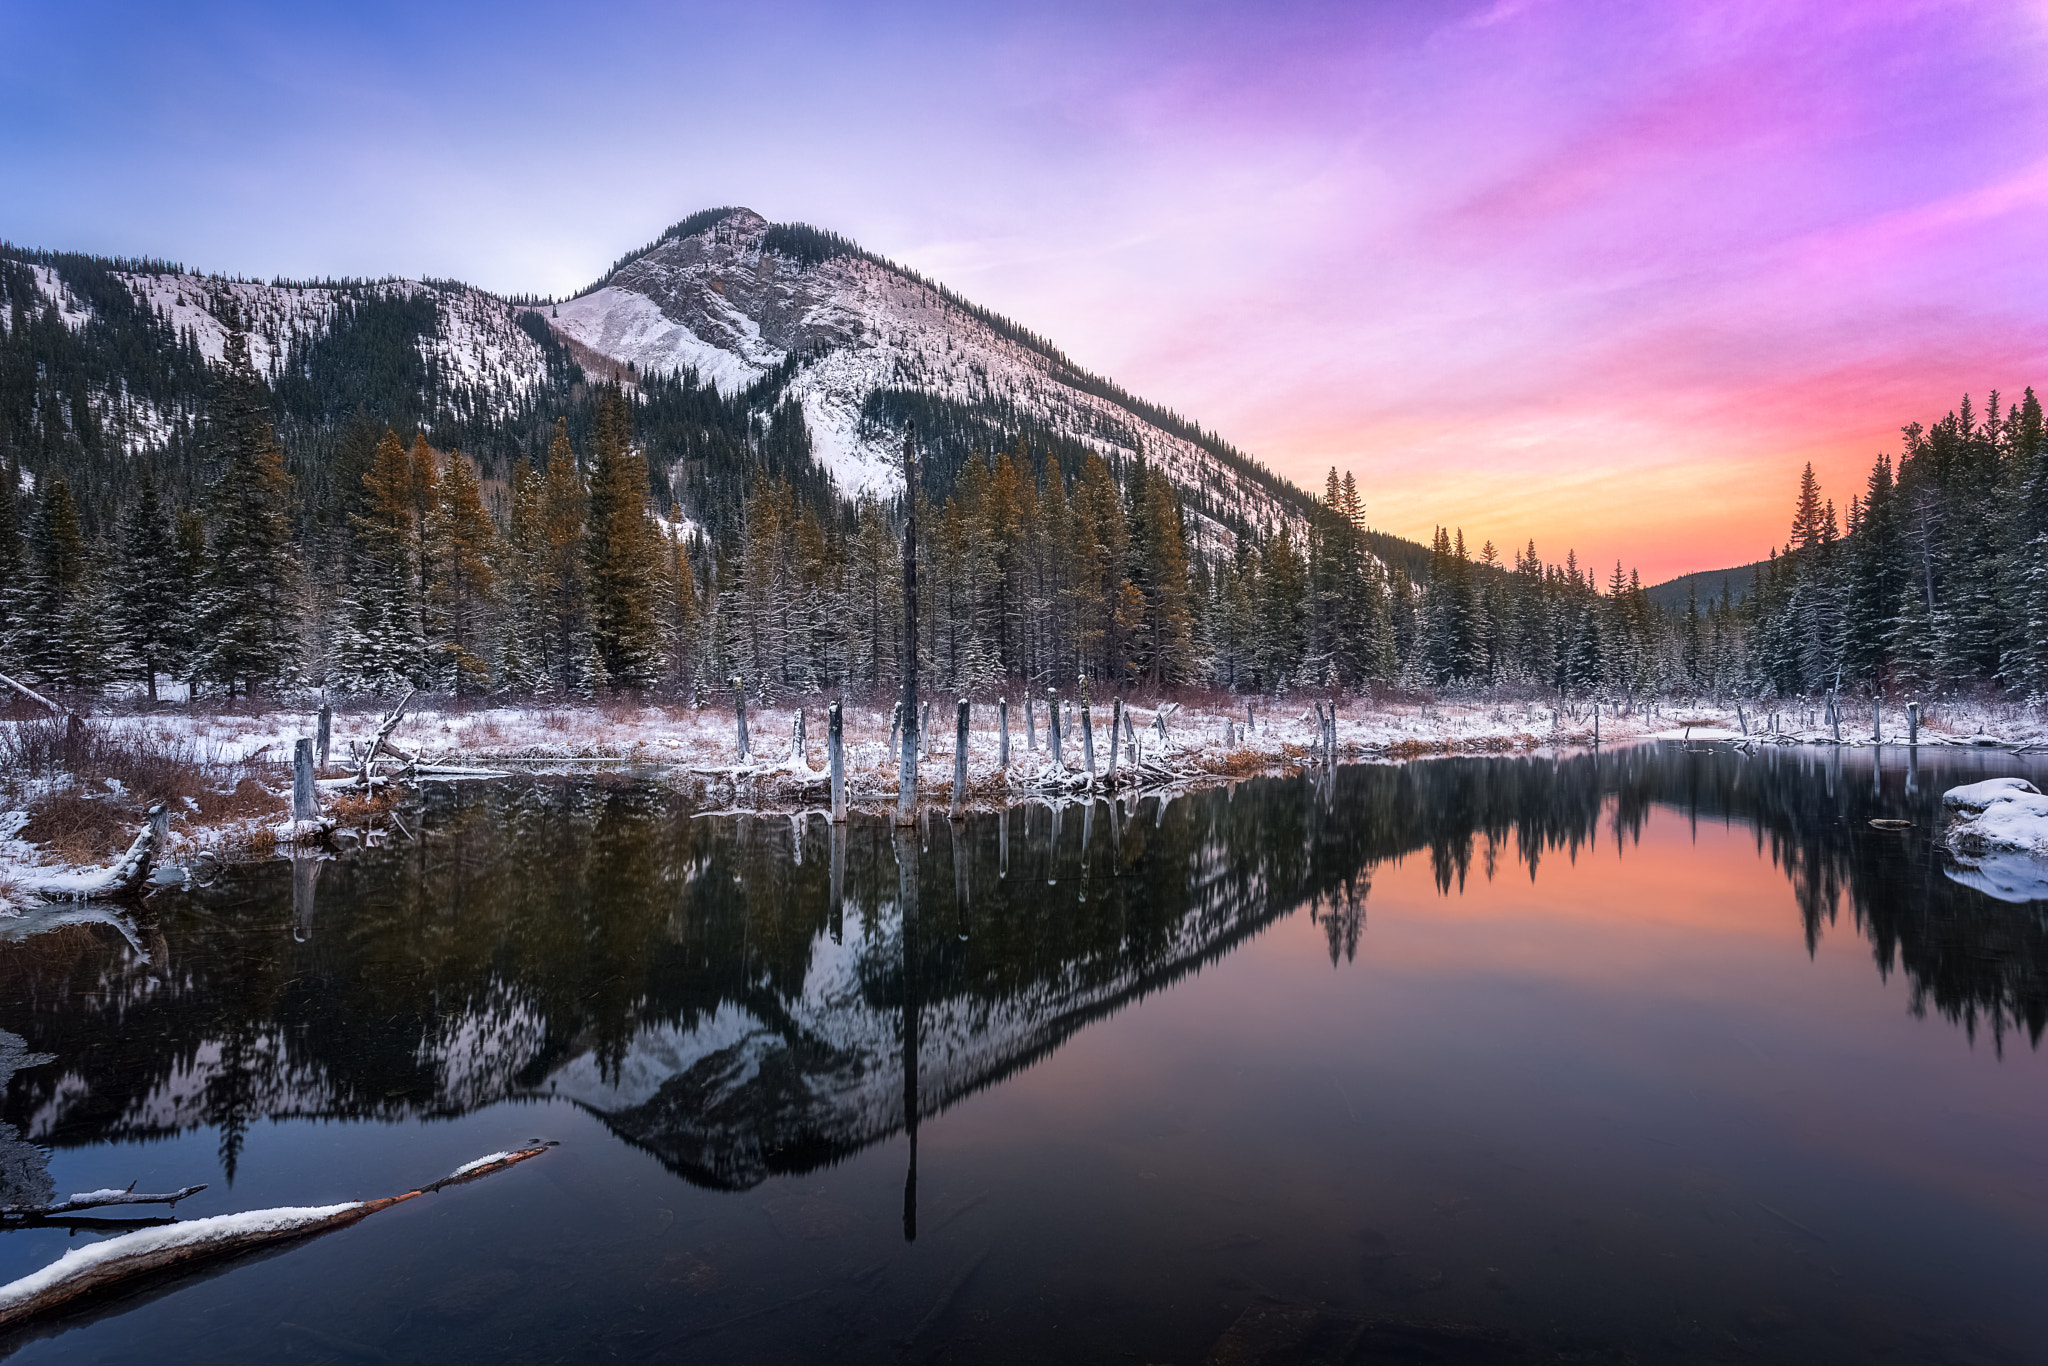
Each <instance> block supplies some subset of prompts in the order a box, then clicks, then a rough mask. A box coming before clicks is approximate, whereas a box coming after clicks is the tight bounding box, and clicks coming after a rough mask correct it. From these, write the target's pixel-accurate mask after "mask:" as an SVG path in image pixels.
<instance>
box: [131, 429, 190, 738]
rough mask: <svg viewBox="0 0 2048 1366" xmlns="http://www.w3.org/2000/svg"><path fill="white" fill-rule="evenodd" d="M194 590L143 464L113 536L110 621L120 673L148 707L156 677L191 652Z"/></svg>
mask: <svg viewBox="0 0 2048 1366" xmlns="http://www.w3.org/2000/svg"><path fill="white" fill-rule="evenodd" d="M195 587H196V585H195V584H194V583H193V581H192V578H191V575H190V573H189V566H188V565H187V564H186V563H185V557H184V554H183V553H182V551H181V550H180V548H179V545H178V533H177V527H176V525H175V523H174V521H173V519H172V516H171V509H170V508H169V506H168V505H166V504H165V502H164V501H163V497H162V495H161V493H160V492H159V491H158V488H157V482H156V472H155V470H154V469H153V468H151V467H150V466H149V465H148V464H144V465H143V466H142V469H141V472H140V474H139V475H138V476H137V479H136V486H135V496H134V498H133V499H132V500H130V502H129V504H128V506H127V507H126V508H125V509H123V511H122V514H121V520H120V524H119V528H118V531H117V533H116V541H115V560H114V567H113V590H114V591H113V594H112V606H111V610H110V613H109V619H110V625H111V628H112V636H113V643H114V650H115V661H116V665H117V668H118V670H119V672H120V673H121V674H123V675H125V676H127V677H130V678H136V679H140V680H141V681H142V684H143V687H144V689H145V690H146V692H147V694H148V697H149V700H150V701H151V702H152V703H154V702H155V701H156V700H157V691H156V685H157V677H158V675H160V674H173V673H176V672H177V671H178V670H179V669H180V668H182V667H183V665H184V662H185V657H186V655H187V653H188V651H189V650H190V647H191V629H190V614H191V611H192V607H193V602H192V595H193V590H194V588H195Z"/></svg>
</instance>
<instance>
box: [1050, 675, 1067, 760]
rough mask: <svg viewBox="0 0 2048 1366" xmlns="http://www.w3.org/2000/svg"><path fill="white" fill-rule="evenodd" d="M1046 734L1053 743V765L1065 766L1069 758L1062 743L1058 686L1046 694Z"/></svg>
mask: <svg viewBox="0 0 2048 1366" xmlns="http://www.w3.org/2000/svg"><path fill="white" fill-rule="evenodd" d="M1045 734H1046V738H1047V740H1048V741H1049V742H1050V743H1051V744H1052V764H1053V767H1054V768H1065V767H1066V766H1067V760H1066V756H1065V754H1064V753H1063V752H1062V747H1061V745H1060V692H1059V689H1058V688H1052V689H1049V690H1048V691H1047V692H1046V695H1045Z"/></svg>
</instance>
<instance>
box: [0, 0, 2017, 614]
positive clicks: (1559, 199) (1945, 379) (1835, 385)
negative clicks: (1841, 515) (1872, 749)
mask: <svg viewBox="0 0 2048 1366" xmlns="http://www.w3.org/2000/svg"><path fill="white" fill-rule="evenodd" d="M0 12H4V15H5V31H6V33H7V34H8V39H7V41H6V42H5V43H4V44H0V156H4V158H5V164H6V165H7V166H8V167H9V168H10V174H9V175H8V176H7V177H6V183H7V188H6V189H5V190H4V191H0V239H4V240H8V241H12V242H15V243H17V244H21V245H26V246H45V247H57V248H65V249H71V250H85V251H94V252H101V253H107V254H119V255H135V256H144V255H146V256H154V257H161V258H168V259H172V260H176V261H180V262H183V263H185V264H186V265H188V266H191V267H193V268H196V269H203V270H216V271H225V272H231V273H239V274H244V275H251V276H258V277H264V278H268V277H271V276H275V275H284V276H287V277H291V278H306V277H314V276H386V275H408V276H420V275H428V276H436V277H448V278H455V279H461V280H466V281H469V282H471V283H473V284H477V285H480V286H483V287H485V288H488V289H494V290H498V291H501V292H533V293H556V294H565V293H569V292H573V291H575V290H578V289H580V288H582V287H584V286H585V285H587V284H589V283H590V282H592V281H594V280H595V279H597V278H598V277H599V276H600V275H601V274H602V273H603V271H604V270H605V268H606V267H607V266H608V265H609V263H610V262H611V261H612V260H613V259H614V258H616V257H617V256H619V255H621V254H623V253H624V252H625V251H627V250H629V249H631V248H633V247H636V246H639V245H641V244H642V243H645V242H647V241H649V240H650V239H652V238H653V237H655V236H656V235H657V234H658V233H659V232H660V231H661V229H662V228H663V227H665V226H666V225H667V224H669V223H671V222H674V221H676V220H677V219H680V218H682V217H684V216H685V215H686V214H688V213H690V212H691V211H693V210H696V209H699V208H704V207H709V206H712V205H721V204H736V205H745V206H747V207H750V208H753V209H755V210H757V211H759V212H761V213H762V214H765V215H766V216H767V217H769V218H770V219H773V220H778V221H789V220H795V221H803V222H809V223H814V224H817V225H819V226H823V227H828V228H831V229H833V230H835V231H838V232H841V233H843V234H845V235H847V236H850V237H852V238H854V239H856V240H857V241H859V242H861V243H862V244H863V245H865V246H867V247H869V248H870V249H871V250H875V251H878V252H880V253H882V254H883V255H886V256H889V257H891V258H893V259H896V260H899V261H902V262H904V263H906V264H909V265H911V266H914V267H916V268H917V269H919V270H921V271H924V272H925V273H927V274H929V275H933V276H935V277H937V278H939V279H941V280H943V281H945V282H946V283H948V284H950V285H952V286H954V287H955V288H957V289H959V290H960V291H961V292H963V293H964V294H966V295H967V296H968V297H970V298H973V299H975V300H976V301H977V302H981V303H983V304H986V305H988V306H989V307H992V308H994V309H996V310H998V311H1000V312H1002V313H1005V314H1007V315H1009V316H1011V317H1013V318H1015V319H1017V320H1018V321H1020V322H1022V323H1024V324H1025V325H1027V326H1029V327H1030V328H1032V329H1033V330H1034V331H1037V332H1039V333H1041V334H1043V335H1045V336H1048V337H1050V338H1052V339H1053V340H1054V341H1055V342H1056V343H1057V344H1058V345H1060V346H1061V347H1062V348H1063V349H1064V350H1066V351H1067V353H1068V354H1069V355H1071V356H1072V357H1074V358H1075V359H1076V360H1077V361H1079V362H1080V363H1082V364H1083V365H1086V366H1088V367H1089V368H1091V369H1094V370H1097V371H1099V372H1101V373H1104V374H1107V375H1109V376H1111V377H1113V378H1114V379H1116V380H1117V381H1118V382H1120V383H1122V384H1123V385H1125V386H1126V387H1127V388H1130V389H1131V390H1133V391H1135V392H1137V393H1140V394H1143V395H1145V396H1146V397H1148V398H1151V399H1154V400H1155V401H1158V402H1161V403H1164V404H1166V405H1168V406H1170V407H1172V408H1175V409H1176V410H1178V411H1180V412H1182V413H1184V414H1186V415H1188V416H1190V417H1193V418H1194V419H1196V420H1197V421H1199V422H1201V423H1202V424H1203V425H1204V426H1207V427H1212V428H1214V429H1216V430H1217V431H1219V432H1220V433H1221V434H1222V435H1223V436H1225V437H1226V438H1227V439H1229V440H1230V441H1232V442H1234V443H1235V444H1236V445H1238V446H1239V447H1240V448H1242V449H1244V450H1247V451H1249V452H1251V453H1252V454H1253V455H1255V456H1257V457H1258V458H1259V459H1261V460H1263V461H1264V462H1265V463H1266V464H1268V465H1270V466H1272V467H1273V468H1275V469H1277V470H1279V471H1280V472H1281V473H1283V474H1286V475H1288V476H1289V477H1291V478H1293V479H1295V480H1297V481H1298V482H1301V483H1303V484H1305V485H1306V486H1308V487H1311V488H1320V486H1321V483H1322V479H1323V476H1324V474H1325V473H1326V471H1327V470H1328V469H1330V468H1331V467H1332V466H1335V467H1337V468H1339V469H1343V470H1349V471H1352V472H1353V473H1355V474H1356V476H1357V478H1358V481H1359V485H1360V488H1361V490H1362V491H1363V493H1364V495H1365V498H1366V502H1367V509H1368V516H1369V518H1370V519H1371V520H1372V522H1373V523H1374V524H1375V525H1377V526H1380V527H1382V528H1384V529H1386V530H1389V531H1393V532H1396V533H1398V534H1401V535H1406V536H1412V537H1416V538H1418V539H1425V540H1426V539H1427V538H1428V537H1429V535H1430V534H1431V532H1432V530H1433V529H1434V527H1435V526H1437V525H1438V524H1443V525H1446V526H1453V527H1458V528H1461V529H1462V530H1463V531H1464V533H1465V535H1466V537H1467V539H1468V541H1469V542H1470V543H1471V544H1472V545H1474V546H1478V545H1479V544H1481V543H1483V542H1485V541H1488V540H1490V541H1492V542H1494V543H1495V544H1496V545H1497V546H1499V547H1500V548H1501V550H1502V553H1503V554H1504V555H1505V554H1507V553H1508V551H1509V548H1510V547H1512V546H1516V545H1520V544H1522V543H1524V542H1526V541H1528V540H1530V539H1532V538H1533V539H1534V540H1535V542H1536V544H1537V548H1538V551H1539V552H1540V553H1541V554H1542V555H1543V556H1544V558H1546V559H1551V560H1556V559H1561V558H1562V557H1563V554H1564V552H1565V550H1566V549H1567V548H1571V549H1574V550H1575V551H1576V552H1577V554H1578V556H1579V558H1580V560H1581V562H1582V563H1587V564H1594V565H1609V564H1611V563H1612V561H1614V560H1616V559H1620V560H1622V561H1624V562H1626V563H1627V564H1629V565H1631V566H1633V567H1636V568H1639V569H1640V571H1641V572H1642V574H1643V575H1644V578H1645V581H1647V582H1655V581H1658V580H1660V579H1663V578H1666V577H1670V576H1672V575H1675V574H1680V573H1685V572H1689V571H1691V570H1696V569H1711V568H1719V567H1723V566H1727V565H1732V564H1741V563H1746V562H1748V561H1750V560H1753V559H1757V558H1761V557H1762V556H1763V555H1764V553H1765V552H1766V551H1767V550H1768V549H1769V547H1771V546H1772V545H1774V544H1779V543H1782V542H1783V540H1784V539H1785V534H1786V529H1787V527H1788V525H1789V522H1790V517H1791V503H1792V495H1793V492H1794V490H1795V487H1796V484H1797V480H1798V476H1799V471H1800V467H1801V465H1802V463H1803V462H1806V461H1809V460H1810V461H1812V462H1813V464H1814V466H1815V469H1816V471H1817V473H1818V474H1819V476H1820V478H1821V480H1822V485H1823V491H1824V492H1826V493H1828V494H1829V495H1831V496H1833V497H1834V498H1835V499H1836V501H1837V502H1838V503H1840V504H1842V505H1843V506H1844V507H1845V508H1846V505H1847V502H1848V499H1849V497H1850V495H1851V494H1852V493H1854V492H1856V491H1857V490H1858V489H1859V488H1860V486H1861V483H1862V480H1863V478H1864V476H1865V475H1866V473H1867V472H1868V469H1869V465H1870V462H1871V460H1872V459H1873V458H1874V457H1875V456H1876V455H1877V454H1878V453H1879V452H1880V451H1886V450H1891V451H1896V450H1897V448H1898V442H1899V437H1898V431H1899V428H1900V427H1901V426H1902V425H1904V424H1905V423H1907V422H1909V421H1914V420H1919V421H1923V422H1927V421H1932V420H1934V419H1936V418H1938V417H1939V416H1941V414H1942V413H1944V412H1946V411H1947V410H1948V409H1949V408H1951V407H1953V406H1955V404H1956V403H1957V401H1958V400H1959V399H1960V397H1961V396H1962V395H1963V394H1964V393H1965V392H1968V393H1971V394H1973V395H1976V396H1977V398H1978V401H1979V402H1980V403H1981V401H1982V397H1983V395H1984V394H1985V392H1986V391H1987V390H1990V389H1994V388H1995V389H1999V390H2002V391H2003V392H2004V393H2005V394H2006V395H2007V396H2008V397H2011V396H2016V395H2017V394H2018V393H2019V391H2020V390H2021V389H2022V388H2023V387H2025V386H2026V385H2028V384H2048V250H2044V249H2043V248H2044V245H2048V0H2026V2H2025V3H2022V2H2020V0H2001V2H1996V3H1943V2H1938V0H1929V2H1927V3H1909V2H1905V0H1901V2H1899V3H1888V2H1887V0H1856V2H1855V3H1842V0H1833V3H1810V2H1809V0H1765V2H1760V3H1750V2H1748V0H1656V2H1655V3H1640V0H1637V2H1635V3H1599V2H1598V0H1446V2H1445V3H1420V2H1419V0H1416V2H1409V0H1386V2H1384V3H1322V2H1312V3H1289V2H1288V0H1268V2H1267V3H1260V4H1227V5H1226V4H1212V3H1203V0H1180V2H1178V3H1130V4H1117V3H1110V2H1108V0H1090V3H1068V0H1034V2H1033V3H1028V4H1008V3H985V4H975V5H959V4H923V3H902V4H873V5H848V4H816V3H778V2H777V0H767V2H766V3H756V4H747V5H740V4H734V3H729V2H728V3H719V4H666V5H652V4H650V5H633V4H609V5H607V4H591V5H584V6H561V5H546V6H542V5H536V4H526V3H521V2H520V0H511V2H510V3H493V4H488V5H486V4H450V5H434V4H425V3H418V4H403V5H399V4H385V3H378V2H376V0H370V2H369V3H347V4H338V3H308V4H296V5H277V6H263V5H254V4H228V3H209V4H163V3H159V4H155V5H148V6H142V5H122V4H98V3H93V0H72V2H71V3H67V4H64V5H53V4H34V3H28V0H0Z"/></svg>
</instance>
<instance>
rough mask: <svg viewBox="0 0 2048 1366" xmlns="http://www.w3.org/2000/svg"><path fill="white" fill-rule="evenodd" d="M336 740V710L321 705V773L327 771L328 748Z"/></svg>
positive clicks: (319, 756)
mask: <svg viewBox="0 0 2048 1366" xmlns="http://www.w3.org/2000/svg"><path fill="white" fill-rule="evenodd" d="M333 739H334V708H333V707H331V706H329V705H328V704H327V703H325V702H322V703H321V704H320V729H319V750H320V752H319V754H318V756H317V757H318V759H319V761H320V770H321V772H323V773H324V772H326V770H327V746H328V745H329V744H330V743H331V742H332V741H333Z"/></svg>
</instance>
